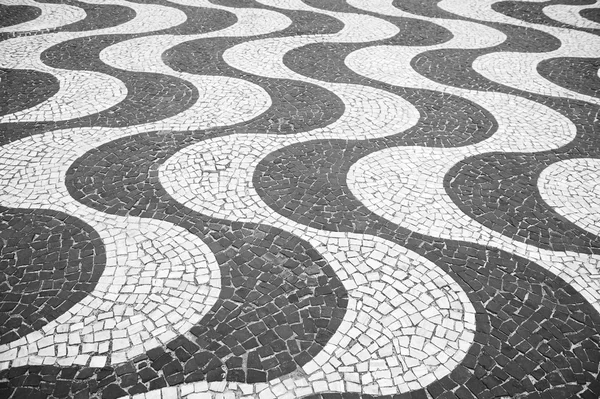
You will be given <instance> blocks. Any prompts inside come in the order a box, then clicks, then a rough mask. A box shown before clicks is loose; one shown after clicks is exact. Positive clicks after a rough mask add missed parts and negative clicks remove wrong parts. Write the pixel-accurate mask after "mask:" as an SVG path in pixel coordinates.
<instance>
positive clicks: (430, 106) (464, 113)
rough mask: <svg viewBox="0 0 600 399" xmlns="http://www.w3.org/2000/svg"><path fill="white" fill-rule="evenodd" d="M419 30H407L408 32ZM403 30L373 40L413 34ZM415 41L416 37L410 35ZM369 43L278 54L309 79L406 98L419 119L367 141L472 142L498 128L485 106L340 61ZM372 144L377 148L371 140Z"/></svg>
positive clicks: (388, 143) (406, 37)
mask: <svg viewBox="0 0 600 399" xmlns="http://www.w3.org/2000/svg"><path fill="white" fill-rule="evenodd" d="M415 31H418V30H413V29H411V30H410V31H408V32H415ZM408 32H404V31H402V32H401V33H400V34H398V35H397V36H395V37H394V38H390V39H386V40H382V41H381V43H376V45H378V44H387V42H388V41H390V40H393V41H396V38H403V39H402V40H404V41H406V42H408V43H411V42H413V41H412V37H411V36H410V34H409V33H408ZM415 41H416V42H417V43H420V39H419V38H418V37H417V38H416V39H415ZM370 45H371V44H356V43H355V44H346V43H343V44H342V43H316V44H310V45H307V46H303V47H300V48H297V49H294V50H292V51H289V52H288V53H287V54H286V55H285V56H284V58H283V62H284V64H285V65H286V66H287V67H288V68H290V69H291V70H293V71H295V72H297V73H300V74H302V75H305V76H307V77H310V78H313V79H319V80H322V81H326V82H332V83H348V84H358V85H365V86H370V87H374V88H377V89H381V90H385V91H388V92H390V93H393V94H396V95H398V96H400V97H402V98H404V99H406V100H407V101H410V102H411V103H412V104H413V105H414V106H415V107H416V108H417V109H418V110H419V112H420V114H421V117H420V119H419V121H418V123H417V124H416V125H415V126H413V127H411V128H409V129H407V130H405V131H403V132H397V133H396V132H388V134H389V137H386V138H383V139H381V140H379V141H378V140H375V141H373V140H372V141H371V142H372V143H376V142H377V143H379V142H381V143H385V144H383V145H384V146H391V145H394V143H396V144H397V145H426V146H435V147H454V146H461V145H468V144H474V143H477V142H479V141H482V140H484V139H486V138H488V137H490V136H491V135H492V134H493V133H494V132H495V131H496V128H497V124H496V121H495V119H494V117H493V116H492V115H491V114H490V113H489V112H488V111H487V110H486V109H484V108H482V107H480V106H478V105H476V104H474V103H472V102H470V101H469V100H466V99H464V98H461V97H458V96H455V95H452V94H447V93H441V92H436V91H431V90H423V89H413V88H404V87H398V86H394V85H390V84H386V83H382V82H379V81H376V80H372V79H368V78H365V77H363V76H361V75H359V74H357V73H355V72H353V71H352V70H350V69H349V68H348V67H347V66H346V64H345V63H344V59H345V58H346V56H347V55H348V54H350V53H351V52H353V51H355V50H358V49H360V48H364V47H368V46H370ZM375 148H382V147H381V146H379V145H375V147H374V149H373V150H375Z"/></svg>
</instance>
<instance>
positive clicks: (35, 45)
mask: <svg viewBox="0 0 600 399" xmlns="http://www.w3.org/2000/svg"><path fill="white" fill-rule="evenodd" d="M72 36H73V35H71V34H66V33H57V34H51V35H41V36H26V37H19V38H15V39H12V40H7V41H4V42H0V67H2V68H11V69H24V70H34V71H39V72H44V73H49V74H51V75H53V76H54V77H55V78H56V79H57V80H58V83H59V85H60V86H59V90H58V92H57V93H56V94H54V95H53V96H52V97H50V98H48V99H46V100H44V101H42V102H41V103H39V104H37V105H34V106H33V107H30V108H27V109H24V110H21V111H17V112H14V113H12V114H7V115H3V116H0V123H9V122H41V121H61V120H68V119H73V118H78V117H82V116H85V115H90V114H93V113H95V112H100V111H102V110H105V109H107V108H110V107H112V106H113V105H115V104H117V103H119V102H121V101H123V100H124V99H125V97H126V96H127V87H126V86H125V84H123V82H122V81H121V80H119V79H116V78H114V77H112V76H109V75H106V74H103V73H98V72H92V71H71V70H67V69H58V68H52V67H49V66H47V65H46V64H44V63H43V62H42V61H41V59H40V55H41V54H42V52H44V51H45V50H46V49H48V48H50V47H52V46H54V45H57V44H59V43H62V42H63V41H65V40H69V39H71V38H73V37H72Z"/></svg>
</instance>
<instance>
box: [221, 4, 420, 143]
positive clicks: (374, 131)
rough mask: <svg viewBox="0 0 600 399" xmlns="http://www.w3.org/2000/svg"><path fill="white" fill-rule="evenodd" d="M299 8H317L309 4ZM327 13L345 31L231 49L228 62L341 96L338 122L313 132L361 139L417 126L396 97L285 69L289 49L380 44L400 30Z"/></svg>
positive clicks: (408, 109)
mask: <svg viewBox="0 0 600 399" xmlns="http://www.w3.org/2000/svg"><path fill="white" fill-rule="evenodd" d="M263 3H264V2H263ZM291 3H294V2H291V1H288V2H281V3H279V2H277V4H276V5H277V6H278V7H284V6H285V5H286V4H288V5H289V4H291ZM294 4H295V3H294ZM301 4H302V5H303V3H301ZM269 5H271V4H269ZM299 8H300V6H299ZM300 9H310V10H314V9H312V8H310V7H308V6H305V5H304V6H303V8H300ZM318 11H319V12H320V11H321V10H318ZM327 14H331V15H332V16H334V17H335V18H337V19H339V20H341V21H342V22H344V24H345V27H344V29H342V30H341V31H340V32H338V33H335V34H330V35H305V36H296V37H284V38H274V39H262V40H255V41H250V42H245V43H241V44H239V45H236V46H234V47H232V48H230V49H228V50H226V51H225V53H224V54H223V59H224V60H225V61H226V62H227V63H228V64H229V65H231V66H232V67H234V68H237V69H240V70H242V71H244V72H249V73H253V74H256V75H259V76H265V77H270V78H275V79H291V80H299V81H303V82H307V83H312V84H316V85H319V86H321V87H323V88H325V89H327V90H329V91H331V92H332V93H334V94H335V95H337V96H338V97H339V98H340V99H341V100H342V101H343V102H344V104H345V112H344V114H343V115H342V116H341V117H340V118H339V119H338V120H337V121H335V122H334V123H332V124H330V125H328V126H326V127H323V128H320V129H316V130H313V131H312V132H313V133H314V134H317V135H318V134H321V133H323V134H325V135H328V136H331V137H334V136H336V135H337V136H338V137H337V138H345V139H357V140H360V139H367V138H376V137H383V136H388V135H391V134H396V133H399V132H401V131H404V130H406V129H408V128H410V127H412V126H414V125H415V124H416V123H417V121H418V119H419V112H418V110H417V109H416V108H415V107H414V106H413V105H412V104H411V103H409V102H408V101H406V100H404V99H403V98H401V97H399V96H397V95H394V94H391V93H389V92H386V91H384V90H380V89H375V88H371V87H368V86H361V85H352V84H336V83H328V82H323V81H320V80H316V79H312V78H308V77H306V76H304V75H301V74H298V73H296V72H294V71H292V70H290V69H289V68H288V67H287V66H285V64H284V63H283V56H284V55H285V54H286V53H287V52H288V51H291V50H293V49H296V48H299V47H302V46H305V45H307V44H312V43H324V42H362V41H370V40H380V39H384V38H387V37H391V36H393V35H395V34H396V33H397V32H398V29H397V28H396V27H395V26H393V25H392V24H389V23H388V22H386V21H382V20H379V19H377V18H373V17H369V16H361V15H357V14H344V13H327Z"/></svg>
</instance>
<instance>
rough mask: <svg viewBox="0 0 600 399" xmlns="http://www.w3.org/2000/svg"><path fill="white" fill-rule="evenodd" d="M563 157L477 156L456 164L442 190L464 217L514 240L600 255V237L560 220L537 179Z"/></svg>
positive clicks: (533, 155) (554, 249)
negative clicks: (445, 188) (546, 200)
mask: <svg viewBox="0 0 600 399" xmlns="http://www.w3.org/2000/svg"><path fill="white" fill-rule="evenodd" d="M561 158H562V157H560V156H557V155H555V154H553V153H543V154H514V153H495V154H485V155H480V156H475V157H473V158H470V159H466V160H464V161H462V162H460V163H458V164H456V165H455V166H454V167H453V168H452V169H451V170H450V171H449V172H448V174H447V175H446V177H445V179H444V186H445V187H447V191H448V194H449V195H450V197H451V198H452V199H453V200H454V202H455V203H457V204H460V208H461V210H463V212H465V213H467V215H469V216H471V217H474V218H475V219H476V220H477V221H478V222H479V223H481V224H483V225H484V226H486V227H489V228H491V229H493V230H496V231H501V232H502V234H504V235H506V236H509V237H512V238H513V239H515V240H519V241H523V242H526V243H531V244H534V245H536V246H538V247H540V248H545V249H550V250H553V251H558V252H561V251H574V252H581V253H593V254H600V238H599V237H598V236H597V235H595V234H592V233H589V232H587V231H585V230H584V229H582V228H580V227H578V226H577V225H575V224H574V223H572V222H570V221H569V220H567V219H565V218H564V217H562V216H560V215H558V214H557V213H556V212H555V211H554V210H553V208H552V207H551V206H549V205H548V204H547V203H546V202H545V201H544V200H543V199H542V198H541V196H540V194H539V192H538V190H537V186H536V182H537V176H539V174H540V173H541V172H542V171H543V170H544V169H546V168H547V167H548V166H549V165H550V164H552V163H554V162H557V161H560V160H561ZM567 158H568V157H567ZM498 177H501V178H499V179H498Z"/></svg>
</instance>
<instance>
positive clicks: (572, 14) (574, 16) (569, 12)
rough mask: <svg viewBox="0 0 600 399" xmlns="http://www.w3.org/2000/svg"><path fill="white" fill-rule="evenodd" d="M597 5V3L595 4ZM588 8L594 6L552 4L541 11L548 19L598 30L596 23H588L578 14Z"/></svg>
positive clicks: (599, 27) (599, 25)
mask: <svg viewBox="0 0 600 399" xmlns="http://www.w3.org/2000/svg"><path fill="white" fill-rule="evenodd" d="M595 5H596V6H597V5H598V2H596V4H595ZM588 8H594V4H587V5H571V4H553V5H549V6H547V7H544V8H543V9H542V11H543V12H544V14H546V15H547V16H548V17H550V18H552V19H554V20H556V21H558V22H562V23H565V24H569V25H572V26H574V27H577V28H588V29H600V24H599V23H598V22H594V21H590V20H589V19H587V18H584V17H582V16H581V15H580V14H579V12H580V11H582V10H585V9H588Z"/></svg>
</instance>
